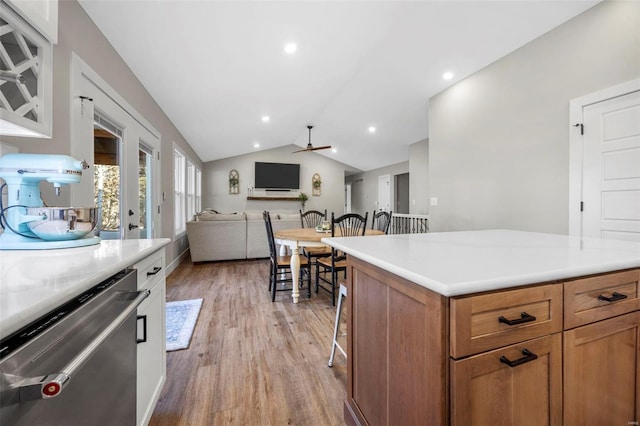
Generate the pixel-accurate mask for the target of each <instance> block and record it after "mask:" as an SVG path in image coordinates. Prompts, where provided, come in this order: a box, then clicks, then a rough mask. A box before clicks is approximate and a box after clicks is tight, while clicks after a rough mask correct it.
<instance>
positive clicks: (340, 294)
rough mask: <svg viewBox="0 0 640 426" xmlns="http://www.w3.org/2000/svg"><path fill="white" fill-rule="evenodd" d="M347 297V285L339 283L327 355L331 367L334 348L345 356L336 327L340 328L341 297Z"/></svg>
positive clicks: (334, 352)
mask: <svg viewBox="0 0 640 426" xmlns="http://www.w3.org/2000/svg"><path fill="white" fill-rule="evenodd" d="M346 297H347V287H346V286H345V285H344V284H342V283H340V290H339V291H338V309H337V310H336V325H335V326H334V328H333V343H332V344H331V356H330V357H329V367H333V357H334V355H335V354H336V348H338V349H340V352H342V355H344V357H345V358H346V357H347V353H346V352H345V350H344V349H342V346H340V344H339V343H338V329H339V328H340V316H341V314H342V299H343V298H346ZM346 335H347V334H346V333H344V334H341V335H340V336H346Z"/></svg>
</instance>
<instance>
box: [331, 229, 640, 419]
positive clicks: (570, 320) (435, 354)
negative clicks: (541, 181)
mask: <svg viewBox="0 0 640 426" xmlns="http://www.w3.org/2000/svg"><path fill="white" fill-rule="evenodd" d="M322 241H323V242H325V243H327V244H329V245H331V246H333V247H335V248H337V249H339V250H343V251H345V252H346V253H348V254H349V257H348V268H347V277H348V278H347V287H348V298H347V306H348V320H347V354H348V360H347V400H346V401H345V407H344V415H345V420H346V422H347V424H370V425H397V424H407V425H409V424H411V425H470V424H473V425H544V424H549V425H560V424H564V425H603V424H612V425H613V424H621V425H626V424H637V423H635V422H637V421H638V420H639V419H640V418H639V417H640V416H639V414H640V413H639V409H640V368H639V367H638V365H639V364H638V361H639V360H638V355H639V353H640V289H639V285H640V284H639V281H640V269H639V268H640V243H637V242H631V241H621V240H600V239H592V238H579V237H571V236H566V235H556V234H542V233H534V232H521V231H508V230H487V231H469V232H443V233H431V234H419V235H384V236H374V237H349V238H325V239H323V240H322Z"/></svg>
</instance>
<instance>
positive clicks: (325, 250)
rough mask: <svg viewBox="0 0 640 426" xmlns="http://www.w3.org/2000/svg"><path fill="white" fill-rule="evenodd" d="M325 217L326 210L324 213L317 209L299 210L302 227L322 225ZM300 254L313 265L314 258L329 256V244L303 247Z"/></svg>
mask: <svg viewBox="0 0 640 426" xmlns="http://www.w3.org/2000/svg"><path fill="white" fill-rule="evenodd" d="M326 219H327V210H326V209H325V211H324V213H322V212H321V211H318V210H308V211H306V212H303V211H302V210H300V224H302V227H303V228H315V227H316V226H318V225H322V222H324V221H325V220H326ZM302 254H303V255H304V256H305V257H306V258H307V261H308V262H309V265H313V263H314V262H315V260H316V259H318V258H320V257H329V256H330V255H331V249H330V248H329V246H320V247H303V248H302Z"/></svg>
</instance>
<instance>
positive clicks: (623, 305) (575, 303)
mask: <svg viewBox="0 0 640 426" xmlns="http://www.w3.org/2000/svg"><path fill="white" fill-rule="evenodd" d="M639 280H640V269H634V270H631V271H623V272H616V273H609V274H603V275H598V276H594V277H589V278H582V279H578V280H575V281H568V282H565V284H564V328H565V329H571V328H574V327H577V326H580V325H584V324H589V323H592V322H595V321H600V320H603V319H606V318H611V317H614V316H617V315H622V314H626V313H627V312H633V311H635V310H638V309H640V297H639V296H640V295H639V294H638V292H639V289H638V285H639V283H638V281H639ZM607 299H608V300H607Z"/></svg>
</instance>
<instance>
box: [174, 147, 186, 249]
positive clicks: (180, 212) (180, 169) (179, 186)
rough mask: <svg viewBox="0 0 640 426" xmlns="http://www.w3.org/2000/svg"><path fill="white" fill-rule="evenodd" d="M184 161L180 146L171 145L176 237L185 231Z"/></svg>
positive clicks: (184, 156) (184, 157)
mask: <svg viewBox="0 0 640 426" xmlns="http://www.w3.org/2000/svg"><path fill="white" fill-rule="evenodd" d="M186 161H187V156H186V155H185V154H184V152H182V150H181V149H180V148H178V147H177V146H175V145H174V147H173V205H174V209H173V213H174V216H173V231H174V235H175V236H176V237H179V236H181V235H183V234H184V233H186V232H187V221H186V220H185V219H186V205H185V202H186V182H185V177H186Z"/></svg>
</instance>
